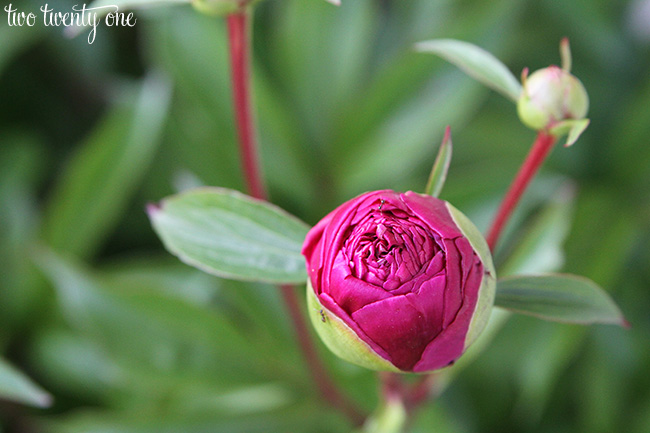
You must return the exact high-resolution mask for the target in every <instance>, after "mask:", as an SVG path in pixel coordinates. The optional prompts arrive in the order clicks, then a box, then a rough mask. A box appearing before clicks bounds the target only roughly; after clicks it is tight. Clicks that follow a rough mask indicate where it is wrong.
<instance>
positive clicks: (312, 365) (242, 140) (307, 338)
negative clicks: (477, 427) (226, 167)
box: [227, 8, 365, 425]
mask: <svg viewBox="0 0 650 433" xmlns="http://www.w3.org/2000/svg"><path fill="white" fill-rule="evenodd" d="M227 20H228V40H229V43H230V62H231V68H232V88H233V104H234V110H235V117H236V122H237V133H238V137H239V149H240V159H241V163H242V167H243V172H244V178H245V180H246V189H247V191H248V192H249V194H250V195H251V196H253V197H255V198H259V199H264V200H266V199H267V193H266V187H265V185H264V181H263V179H262V175H261V169H260V162H259V160H260V159H259V153H258V149H257V143H256V136H255V126H254V120H253V115H252V109H251V107H252V103H251V93H250V87H251V86H250V64H249V56H250V41H249V25H250V15H249V12H248V11H247V10H245V8H243V9H241V10H240V11H238V12H236V13H233V14H231V15H228V18H227ZM279 289H280V293H281V294H282V299H283V301H284V303H285V305H286V308H287V310H288V312H289V316H290V319H291V322H292V324H293V327H294V329H295V333H296V338H297V340H298V345H299V347H300V350H301V351H302V354H303V357H304V358H305V362H306V363H307V366H308V367H309V371H310V373H311V375H312V377H313V379H314V382H315V383H316V385H317V387H318V389H319V391H320V393H321V395H322V396H323V398H324V399H325V400H326V401H327V402H329V403H330V404H331V405H332V406H333V407H335V408H337V409H339V410H341V412H343V413H345V414H346V415H347V416H348V417H349V418H350V420H351V421H352V422H353V423H354V424H355V425H361V424H362V423H363V421H364V419H365V417H364V416H363V415H362V414H360V413H359V412H358V411H357V410H356V409H355V406H354V405H353V404H351V402H350V401H348V399H347V398H345V397H344V396H343V394H342V393H341V392H340V391H339V389H338V388H337V387H336V385H335V384H334V382H333V381H332V379H331V378H330V376H329V374H328V373H327V370H326V369H325V366H324V365H323V363H322V361H321V359H320V358H319V357H318V353H317V351H316V347H315V346H314V343H313V341H312V338H311V334H310V333H309V328H308V327H307V323H306V321H305V317H304V315H303V313H302V312H301V309H300V302H299V300H298V297H297V295H296V291H295V289H294V287H293V286H291V285H281V286H279Z"/></svg>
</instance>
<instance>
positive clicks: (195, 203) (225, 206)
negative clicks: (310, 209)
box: [149, 188, 309, 283]
mask: <svg viewBox="0 0 650 433" xmlns="http://www.w3.org/2000/svg"><path fill="white" fill-rule="evenodd" d="M149 216H150V218H151V222H152V224H153V226H154V228H155V229H156V232H157V233H158V235H159V236H160V237H161V239H162V241H163V243H164V244H165V246H166V247H167V249H168V250H169V251H170V252H172V253H173V254H175V255H176V256H178V257H179V258H180V259H181V260H182V261H184V262H185V263H187V264H190V265H192V266H194V267H197V268H199V269H201V270H203V271H205V272H208V273H211V274H214V275H218V276H221V277H225V278H232V279H238V280H245V281H264V282H274V283H302V282H304V281H305V280H306V278H307V273H306V270H305V260H304V258H303V256H302V255H301V254H300V249H301V246H302V243H303V241H304V239H305V236H306V234H307V231H308V230H309V227H308V226H307V225H306V224H304V223H303V222H301V221H300V220H298V219H297V218H295V217H293V216H291V215H289V214H288V213H286V212H284V211H283V210H282V209H280V208H278V207H276V206H273V205H272V204H270V203H267V202H264V201H260V200H255V199H253V198H251V197H248V196H246V195H243V194H241V193H238V192H236V191H232V190H228V189H223V188H200V189H196V190H193V191H190V192H187V193H183V194H179V195H176V196H172V197H170V198H167V199H165V200H164V201H163V202H162V203H161V204H160V206H159V207H158V206H151V207H150V208H149Z"/></svg>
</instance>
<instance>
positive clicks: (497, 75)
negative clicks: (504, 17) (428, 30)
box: [415, 39, 521, 102]
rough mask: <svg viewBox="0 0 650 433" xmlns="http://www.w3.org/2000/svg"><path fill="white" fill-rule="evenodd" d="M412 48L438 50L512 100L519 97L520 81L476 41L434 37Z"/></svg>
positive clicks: (437, 51)
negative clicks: (476, 43)
mask: <svg viewBox="0 0 650 433" xmlns="http://www.w3.org/2000/svg"><path fill="white" fill-rule="evenodd" d="M415 49H416V50H417V51H421V52H427V53H433V54H437V55H439V56H440V57H442V58H444V59H445V60H447V61H448V62H450V63H453V64H454V65H456V66H458V67H459V68H460V69H462V70H463V71H464V72H465V73H466V74H468V75H469V76H471V77H473V78H475V79H476V80H478V81H480V82H481V83H483V84H485V85H486V86H488V87H490V88H491V89H494V90H496V91H497V92H499V93H501V94H502V95H504V96H506V97H507V98H509V99H511V100H512V101H515V102H516V101H517V99H519V95H520V94H521V84H519V81H517V79H516V78H515V76H514V75H513V74H512V72H510V70H509V69H508V68H507V67H506V66H505V65H504V64H503V63H501V61H500V60H499V59H497V58H496V57H494V56H493V55H492V54H490V53H489V52H487V51H485V50H484V49H482V48H480V47H477V46H476V45H473V44H470V43H468V42H463V41H457V40H454V39H433V40H430V41H425V42H420V43H418V44H416V45H415Z"/></svg>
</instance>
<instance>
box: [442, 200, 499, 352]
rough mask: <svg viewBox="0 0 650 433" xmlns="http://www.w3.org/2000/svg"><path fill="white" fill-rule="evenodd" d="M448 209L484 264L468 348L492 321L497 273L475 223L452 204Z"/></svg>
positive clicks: (466, 339)
mask: <svg viewBox="0 0 650 433" xmlns="http://www.w3.org/2000/svg"><path fill="white" fill-rule="evenodd" d="M447 209H448V210H449V213H450V214H451V217H452V218H453V219H454V222H455V223H456V225H457V226H458V228H459V229H460V230H461V231H462V232H463V235H465V237H466V238H467V240H468V241H469V243H470V244H471V245H472V248H473V249H474V251H476V254H478V256H479V258H480V259H481V263H483V280H482V281H481V287H480V288H479V295H478V300H477V301H476V308H475V309H474V314H473V315H472V321H471V323H470V325H469V329H468V330H467V335H466V337H465V348H468V347H469V346H470V345H471V344H472V343H473V342H474V341H476V339H477V338H478V337H479V335H481V333H482V332H483V330H484V329H485V327H486V326H487V323H488V321H489V320H490V314H491V313H492V307H493V306H494V298H495V296H496V286H497V284H496V281H497V273H496V270H495V269H494V262H493V261H492V254H491V253H490V248H489V247H488V244H487V242H486V241H485V238H484V237H483V235H482V234H481V232H480V231H479V229H478V228H476V226H475V225H474V223H473V222H472V221H470V219H469V218H467V216H466V215H465V214H464V213H462V212H461V211H459V210H458V209H456V208H455V207H454V206H453V205H452V204H450V203H447Z"/></svg>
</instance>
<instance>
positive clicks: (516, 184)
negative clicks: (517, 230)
mask: <svg viewBox="0 0 650 433" xmlns="http://www.w3.org/2000/svg"><path fill="white" fill-rule="evenodd" d="M555 141H556V138H555V137H554V136H552V135H549V134H547V133H546V132H544V131H539V132H538V133H537V139H536V140H535V143H534V144H533V147H532V148H531V149H530V152H529V153H528V156H527V157H526V160H525V161H524V163H523V164H522V166H521V168H520V169H519V172H518V173H517V176H516V177H515V179H514V180H513V181H512V184H511V185H510V189H509V190H508V192H507V193H506V196H505V197H504V199H503V201H502V202H501V206H500V207H499V210H498V211H497V214H496V217H495V218H494V221H493V222H492V226H491V227H490V230H489V231H488V234H487V236H486V240H487V243H488V246H489V247H490V251H494V249H495V247H496V245H497V242H498V241H499V236H500V235H501V231H502V230H503V228H504V227H505V224H506V223H507V222H508V219H509V218H510V216H511V215H512V212H513V211H514V209H515V207H516V206H517V203H519V200H520V199H521V196H522V195H523V193H524V191H526V188H527V187H528V185H529V184H530V181H531V180H532V179H533V177H535V174H536V173H537V171H538V170H539V168H540V167H541V165H542V163H543V162H544V160H545V159H546V157H547V156H548V154H549V152H550V151H551V149H552V148H553V145H554V144H555Z"/></svg>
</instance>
